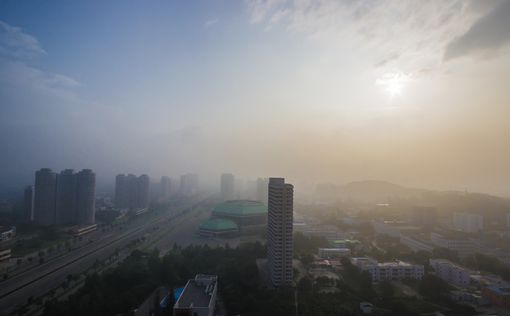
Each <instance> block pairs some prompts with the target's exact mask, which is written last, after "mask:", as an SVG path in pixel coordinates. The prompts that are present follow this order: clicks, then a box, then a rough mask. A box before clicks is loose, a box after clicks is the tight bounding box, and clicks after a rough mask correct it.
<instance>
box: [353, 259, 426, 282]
mask: <svg viewBox="0 0 510 316" xmlns="http://www.w3.org/2000/svg"><path fill="white" fill-rule="evenodd" d="M351 263H352V264H353V265H354V266H356V267H358V268H359V269H361V270H362V271H367V272H368V273H369V274H370V276H371V277H372V281H373V282H380V281H397V280H410V279H413V280H421V279H422V278H423V274H424V273H425V270H424V267H423V265H419V264H411V263H407V262H404V261H400V260H397V261H392V262H378V261H377V260H375V259H373V258H370V257H354V258H351Z"/></svg>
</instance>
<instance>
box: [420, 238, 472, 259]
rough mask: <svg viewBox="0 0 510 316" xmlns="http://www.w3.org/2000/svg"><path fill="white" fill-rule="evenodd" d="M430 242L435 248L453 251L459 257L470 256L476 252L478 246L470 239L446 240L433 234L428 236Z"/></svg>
mask: <svg viewBox="0 0 510 316" xmlns="http://www.w3.org/2000/svg"><path fill="white" fill-rule="evenodd" d="M430 242H431V243H432V244H434V245H435V246H437V247H441V248H446V249H448V250H452V251H455V252H457V253H458V254H459V255H460V256H466V255H470V254H473V253H475V252H476V251H477V250H478V245H477V244H476V243H475V242H474V241H473V240H472V239H468V238H447V237H444V236H443V235H441V234H438V233H435V232H433V233H431V234H430Z"/></svg>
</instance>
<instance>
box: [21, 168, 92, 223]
mask: <svg viewBox="0 0 510 316" xmlns="http://www.w3.org/2000/svg"><path fill="white" fill-rule="evenodd" d="M95 190H96V175H95V173H94V172H93V171H92V170H90V169H83V170H82V171H80V172H77V173H75V172H74V171H73V170H72V169H66V170H63V171H62V172H60V173H58V174H57V173H55V172H53V171H52V170H51V169H49V168H42V169H40V170H38V171H37V172H36V173H35V185H34V186H28V187H27V188H26V189H25V193H24V200H25V212H24V214H23V215H24V216H23V217H24V219H25V220H26V221H27V222H33V223H34V224H36V225H39V226H54V225H59V226H69V225H91V224H94V222H95Z"/></svg>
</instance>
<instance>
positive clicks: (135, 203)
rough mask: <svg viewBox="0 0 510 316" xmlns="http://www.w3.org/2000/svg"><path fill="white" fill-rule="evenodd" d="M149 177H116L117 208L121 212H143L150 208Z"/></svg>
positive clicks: (130, 175) (121, 175)
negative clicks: (142, 210)
mask: <svg viewBox="0 0 510 316" xmlns="http://www.w3.org/2000/svg"><path fill="white" fill-rule="evenodd" d="M149 186H150V178H149V176H148V175H145V174H144V175H141V176H139V177H137V176H135V175H134V174H128V175H124V174H119V175H117V177H115V207H116V208H118V209H121V210H141V209H146V208H148V207H149Z"/></svg>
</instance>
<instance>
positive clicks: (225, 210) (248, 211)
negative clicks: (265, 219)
mask: <svg viewBox="0 0 510 316" xmlns="http://www.w3.org/2000/svg"><path fill="white" fill-rule="evenodd" d="M213 215H214V216H228V217H231V216H232V217H245V216H265V215H267V207H266V206H265V205H264V204H262V203H260V202H258V201H250V200H232V201H226V202H223V203H220V204H218V205H216V207H214V209H213Z"/></svg>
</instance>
